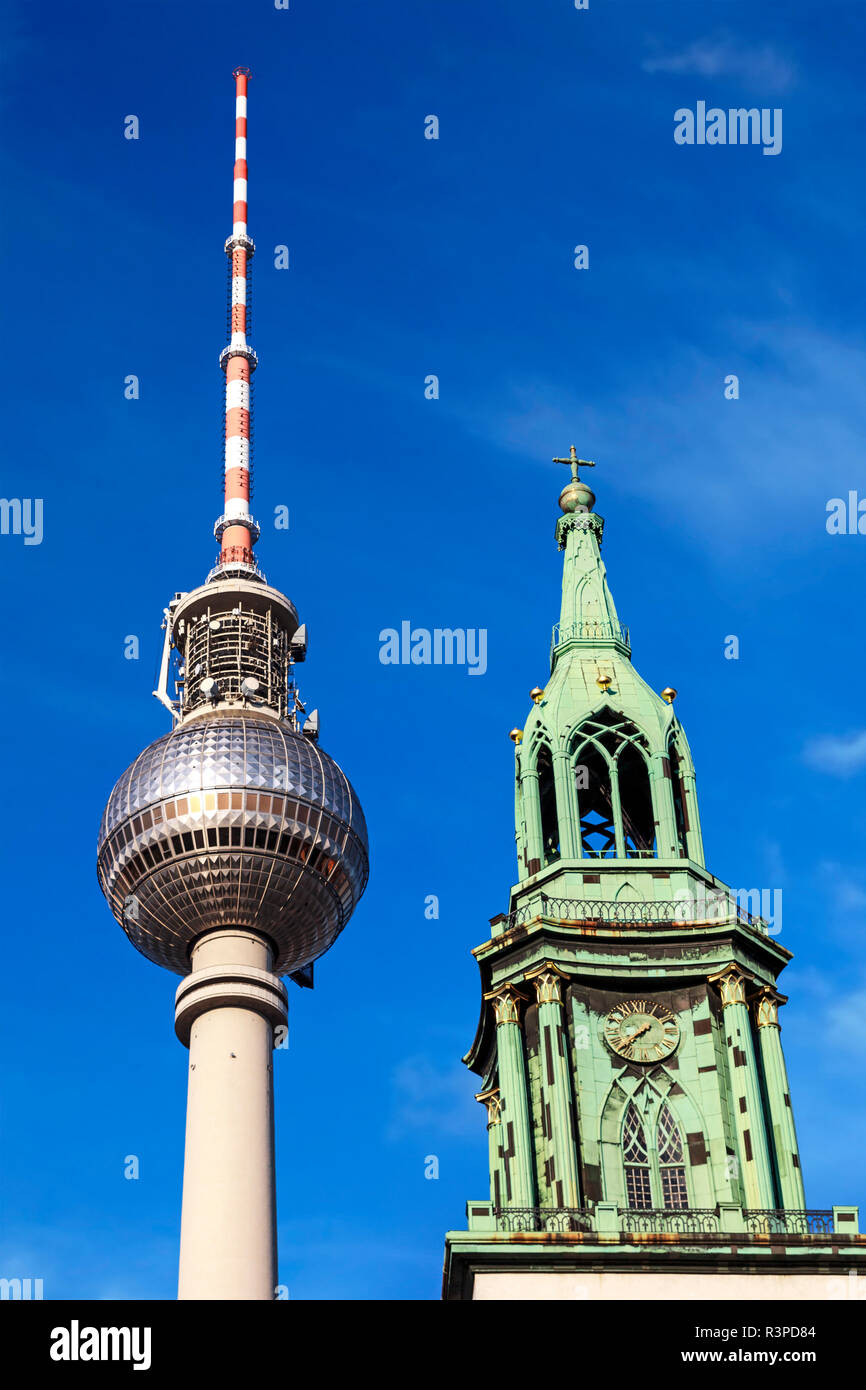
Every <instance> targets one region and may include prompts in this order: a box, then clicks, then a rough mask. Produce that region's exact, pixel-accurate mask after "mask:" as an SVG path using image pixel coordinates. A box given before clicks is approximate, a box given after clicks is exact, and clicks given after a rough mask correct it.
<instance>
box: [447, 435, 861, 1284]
mask: <svg viewBox="0 0 866 1390" xmlns="http://www.w3.org/2000/svg"><path fill="white" fill-rule="evenodd" d="M554 462H562V463H567V464H570V465H571V481H570V482H569V483H568V484H567V485H566V487H565V488H564V489H563V491H562V494H561V496H560V498H559V506H560V509H561V512H562V515H561V516H560V517H559V520H558V522H557V524H556V541H557V544H558V546H559V549H560V550H561V551H562V554H563V578H562V607H561V611H560V617H559V622H558V623H557V624H556V625H555V627H554V629H553V638H552V642H551V650H550V677H549V679H548V681H547V684H546V686H545V688H544V689H543V690H542V689H540V688H536V689H534V690H532V691H531V692H530V698H531V699H532V702H533V703H532V707H531V709H530V712H529V715H528V716H527V719H526V722H525V724H524V727H523V728H522V729H514V730H513V731H512V735H511V737H512V739H513V741H514V745H515V829H516V842H517V883H516V885H515V886H514V887H513V888H512V890H511V898H510V903H509V911H508V913H507V914H500V915H499V916H497V917H494V918H493V919H492V920H491V923H490V929H491V930H490V936H489V939H488V940H486V941H484V942H483V943H482V944H481V945H480V946H478V947H476V949H475V951H474V953H473V954H474V955H475V957H476V959H477V961H478V964H479V967H480V970H481V986H482V1005H481V1018H480V1022H479V1025H478V1032H477V1035H476V1038H475V1041H474V1043H473V1045H472V1048H471V1049H470V1051H469V1053H468V1055H467V1056H466V1057H465V1058H464V1061H465V1062H466V1064H467V1065H468V1066H469V1067H470V1068H471V1070H472V1071H473V1072H475V1073H476V1074H477V1076H478V1077H479V1078H480V1089H479V1092H478V1097H477V1098H478V1100H479V1101H481V1102H482V1104H483V1105H484V1107H485V1109H486V1114H487V1134H488V1141H489V1162H490V1196H489V1198H485V1199H484V1200H481V1201H471V1202H469V1203H468V1204H467V1216H468V1230H466V1231H451V1232H449V1234H448V1236H447V1238H446V1256H445V1282H444V1294H445V1297H446V1298H450V1299H461V1298H517V1299H523V1298H543V1299H559V1298H563V1299H569V1298H641V1299H644V1298H668V1297H670V1298H682V1297H685V1296H686V1290H685V1288H684V1285H683V1283H682V1281H683V1279H689V1280H699V1281H700V1282H699V1283H698V1284H694V1283H692V1284H691V1285H690V1287H689V1292H688V1296H689V1297H695V1296H698V1297H704V1296H706V1297H711V1298H780V1297H785V1298H792V1297H793V1298H848V1297H863V1296H864V1295H866V1237H863V1236H860V1234H859V1226H858V1212H857V1208H856V1207H833V1208H832V1209H830V1210H824V1211H810V1210H808V1209H807V1207H806V1198H805V1195H804V1189H803V1174H802V1170H801V1166H800V1154H799V1149H798V1146H797V1133H796V1128H795V1124H794V1109H793V1104H792V1097H791V1092H790V1087H789V1085H788V1076H787V1071H786V1067H785V1058H784V1054H783V1050H782V1039H781V1030H780V1025H779V1009H780V1006H781V1005H782V1004H784V1003H785V995H783V994H780V993H779V990H778V987H777V980H778V977H779V974H780V972H781V971H782V970H783V969H784V967H785V965H786V964H787V962H788V961H789V960H790V958H791V953H790V952H789V951H787V950H786V949H785V947H784V946H782V945H781V944H780V942H779V940H778V939H777V936H776V934H775V933H774V930H773V928H772V926H771V925H768V923H767V922H766V921H764V920H763V919H762V918H761V917H760V916H759V915H758V913H759V912H760V906H759V905H758V904H757V903H755V902H750V904H749V905H750V906H751V907H753V908H754V909H755V912H754V915H753V914H752V912H750V911H748V910H746V906H745V905H744V903H743V901H742V895H741V894H736V893H734V892H732V890H731V889H729V888H728V887H727V886H726V885H725V884H724V883H722V882H721V881H720V880H719V879H717V878H716V877H715V876H714V875H713V874H712V873H711V872H710V871H709V870H708V868H707V865H706V860H705V856H704V845H703V839H702V836H701V822H700V813H699V807H698V796H697V787H696V783H695V770H694V764H693V762H692V755H691V752H690V749H689V745H688V741H687V739H686V735H685V731H684V729H683V727H682V725H681V724H680V722H679V720H678V718H677V715H676V712H675V704H674V700H675V697H676V691H675V690H672V689H670V688H668V689H666V690H663V691H662V692H661V694H656V692H655V691H654V690H651V689H650V687H649V686H648V685H647V684H646V682H645V681H643V680H642V679H641V677H640V676H639V675H638V672H637V671H636V670H635V668H634V666H633V665H632V662H631V646H630V642H629V631H628V628H627V627H624V626H623V624H622V622H621V621H620V617H619V614H618V612H617V609H616V605H615V603H614V600H613V595H612V594H611V591H610V588H609V587H608V582H607V575H606V571H605V566H604V562H603V561H602V558H601V542H602V533H603V530H604V521H603V519H602V518H601V517H600V516H599V515H598V514H597V513H596V512H595V511H594V510H593V508H594V504H595V496H594V494H593V492H592V490H591V488H590V487H589V486H588V485H587V483H586V481H585V480H584V479H582V478H581V477H580V476H579V468H580V467H582V466H592V465H589V464H587V465H584V463H583V461H582V460H579V459H578V458H577V456H576V453H575V450H574V448H573V447H572V449H571V456H570V458H569V459H564V460H560V459H557V460H554ZM752 896H753V897H754V895H752ZM858 1270H859V1271H862V1273H861V1274H860V1276H859V1277H858Z"/></svg>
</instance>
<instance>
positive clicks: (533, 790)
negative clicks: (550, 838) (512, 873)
mask: <svg viewBox="0 0 866 1390" xmlns="http://www.w3.org/2000/svg"><path fill="white" fill-rule="evenodd" d="M520 795H521V797H522V799H523V823H524V826H525V829H526V868H527V872H528V873H529V874H530V875H531V874H537V873H538V871H539V869H540V868H541V865H542V863H543V862H544V855H543V845H542V835H541V801H540V797H539V791H538V772H537V771H536V769H535V768H534V767H532V768H530V767H528V768H525V769H524V770H523V772H522V773H521V776H520Z"/></svg>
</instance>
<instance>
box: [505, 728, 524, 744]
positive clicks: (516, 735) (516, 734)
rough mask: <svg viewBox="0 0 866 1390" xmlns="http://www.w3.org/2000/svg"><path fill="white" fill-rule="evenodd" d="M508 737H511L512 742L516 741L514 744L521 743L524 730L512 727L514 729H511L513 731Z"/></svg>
mask: <svg viewBox="0 0 866 1390" xmlns="http://www.w3.org/2000/svg"><path fill="white" fill-rule="evenodd" d="M508 737H509V738H510V739H511V742H512V743H514V744H519V743H520V741H521V740H522V738H523V730H522V729H512V730H511V733H510V734H509V735H508Z"/></svg>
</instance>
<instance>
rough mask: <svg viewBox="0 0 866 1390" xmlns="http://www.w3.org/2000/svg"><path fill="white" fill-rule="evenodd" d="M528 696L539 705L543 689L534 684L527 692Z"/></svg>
mask: <svg viewBox="0 0 866 1390" xmlns="http://www.w3.org/2000/svg"><path fill="white" fill-rule="evenodd" d="M529 698H530V700H531V701H532V703H533V704H534V705H540V704H541V702H542V700H543V699H544V691H543V690H542V688H541V686H540V685H534V686H533V687H532V689H531V690H530V692H529Z"/></svg>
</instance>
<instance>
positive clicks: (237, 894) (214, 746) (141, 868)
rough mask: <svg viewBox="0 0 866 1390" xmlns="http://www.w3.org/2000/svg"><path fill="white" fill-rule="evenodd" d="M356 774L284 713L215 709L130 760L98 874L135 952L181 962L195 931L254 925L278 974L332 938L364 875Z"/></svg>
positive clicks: (185, 962)
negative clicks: (298, 729)
mask: <svg viewBox="0 0 866 1390" xmlns="http://www.w3.org/2000/svg"><path fill="white" fill-rule="evenodd" d="M367 873H368V852H367V827H366V823H365V821H364V813H363V811H362V810H361V805H360V802H359V801H358V797H357V795H356V793H355V791H354V790H353V788H352V785H351V783H350V782H349V781H348V779H347V777H346V776H345V774H344V773H343V772H342V770H341V769H340V768H339V767H338V766H337V764H336V763H335V762H334V761H333V759H332V758H329V757H328V755H327V753H324V752H323V751H322V749H321V748H319V747H318V746H317V745H316V744H315V743H314V742H312V741H311V740H310V739H308V738H306V737H305V736H304V735H303V734H301V733H298V732H296V731H295V730H293V729H292V728H291V726H290V725H288V724H286V723H283V721H282V720H278V719H272V718H268V717H267V716H264V715H256V714H253V713H250V712H248V711H247V712H244V713H234V712H231V711H229V712H224V711H220V712H215V713H213V714H208V715H201V716H199V717H197V718H194V719H190V720H188V721H187V722H185V723H182V724H180V725H178V726H177V727H176V728H175V729H173V730H172V731H171V733H168V734H165V735H164V736H163V737H162V738H159V739H157V740H156V742H155V743H152V744H151V745H150V747H149V748H146V749H145V750H144V752H143V753H142V754H140V756H139V757H138V758H137V759H136V760H135V762H134V763H133V764H132V766H131V767H129V768H127V770H126V772H124V774H123V776H122V777H121V778H120V780H119V781H118V783H117V785H116V786H115V788H114V790H113V792H112V793H111V796H110V797H109V799H108V805H107V806H106V808H105V812H104V814H103V817H102V824H101V825H100V828H99V848H98V859H97V874H98V877H99V883H100V887H101V888H102V891H103V893H104V894H105V896H106V898H107V899H108V902H109V904H110V906H111V910H112V912H113V913H114V915H115V917H116V918H117V920H118V922H119V923H120V924H121V926H122V927H123V929H124V931H125V932H126V934H127V936H128V937H129V939H130V941H132V943H133V945H134V946H137V948H138V949H139V951H141V952H142V953H143V955H145V956H147V957H148V958H149V959H150V960H152V961H154V962H155V963H156V964H157V965H163V966H165V967H166V968H167V969H168V970H173V971H175V973H176V974H178V975H186V974H187V973H188V971H189V968H190V961H189V952H190V949H191V947H192V945H193V943H194V941H195V940H196V938H197V937H199V936H201V934H202V933H203V932H206V931H211V930H213V929H214V928H220V927H233V926H241V927H252V928H255V930H256V931H258V932H261V933H263V934H264V935H265V936H267V937H269V938H270V939H271V941H272V942H273V944H274V954H275V963H274V969H275V971H276V972H277V974H281V975H285V974H290V973H291V972H293V971H295V970H300V969H302V968H303V967H304V966H306V965H309V964H310V963H311V962H312V961H314V960H316V959H317V958H318V957H319V956H321V955H322V954H323V953H324V952H325V951H327V950H328V948H329V946H331V945H332V944H333V942H334V940H335V939H336V937H337V936H338V935H339V934H340V932H341V931H342V929H343V927H344V926H345V925H346V922H347V921H348V920H349V917H350V916H351V914H352V912H353V911H354V908H355V907H356V905H357V903H358V901H359V900H360V898H361V895H362V893H363V892H364V888H365V887H366V883H367Z"/></svg>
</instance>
